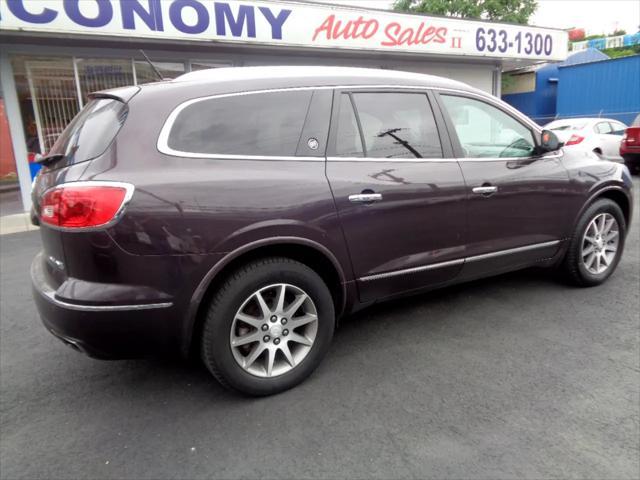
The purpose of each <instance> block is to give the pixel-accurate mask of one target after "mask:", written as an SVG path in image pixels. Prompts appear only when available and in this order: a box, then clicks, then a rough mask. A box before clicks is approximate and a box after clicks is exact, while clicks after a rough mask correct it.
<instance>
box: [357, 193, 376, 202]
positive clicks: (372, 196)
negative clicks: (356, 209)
mask: <svg viewBox="0 0 640 480" xmlns="http://www.w3.org/2000/svg"><path fill="white" fill-rule="evenodd" d="M380 200H382V194H381V193H358V194H355V195H349V201H350V202H351V203H373V202H379V201H380Z"/></svg>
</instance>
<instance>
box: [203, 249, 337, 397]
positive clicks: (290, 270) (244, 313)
mask: <svg viewBox="0 0 640 480" xmlns="http://www.w3.org/2000/svg"><path fill="white" fill-rule="evenodd" d="M334 325H335V312H334V306H333V299H332V297H331V294H330V293H329V289H328V288H327V286H326V284H325V283H324V281H323V280H322V278H320V276H319V275H318V274H317V273H316V272H314V271H313V270H312V269H310V268H309V267H307V266H306V265H304V264H302V263H300V262H297V261H295V260H291V259H288V258H280V257H273V258H265V259H262V260H257V261H254V262H251V263H248V264H246V265H245V266H243V267H241V268H239V269H238V270H236V271H235V272H234V273H233V274H231V275H230V276H229V277H228V278H227V280H226V281H225V282H224V284H223V285H222V286H221V288H220V289H219V290H218V291H217V292H216V294H215V296H214V298H213V300H212V302H211V305H210V307H209V311H208V312H207V317H206V320H205V325H204V330H203V335H202V348H201V352H202V358H203V361H204V363H205V365H206V366H207V368H208V369H209V371H210V372H211V373H212V374H213V375H214V376H215V377H216V378H217V379H218V380H219V381H220V383H222V384H223V385H224V386H226V387H229V388H232V389H234V390H237V391H240V392H242V393H245V394H248V395H271V394H275V393H278V392H282V391H284V390H287V389H289V388H291V387H293V386H295V385H297V384H299V383H300V382H302V381H303V380H304V379H305V378H307V377H308V376H309V375H310V374H311V373H312V372H313V370H315V368H316V367H317V366H318V365H319V364H320V362H321V360H322V358H323V357H324V356H325V354H326V353H327V351H328V349H329V345H330V343H331V339H332V337H333V331H334Z"/></svg>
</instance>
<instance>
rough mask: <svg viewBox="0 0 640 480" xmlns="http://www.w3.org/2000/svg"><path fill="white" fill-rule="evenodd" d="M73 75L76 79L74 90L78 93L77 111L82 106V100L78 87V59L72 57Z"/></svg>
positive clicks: (80, 90)
mask: <svg viewBox="0 0 640 480" xmlns="http://www.w3.org/2000/svg"><path fill="white" fill-rule="evenodd" d="M73 77H74V78H75V80H76V91H77V93H78V111H80V110H82V107H84V102H83V101H82V89H81V88H80V75H79V74H78V59H77V58H76V57H73Z"/></svg>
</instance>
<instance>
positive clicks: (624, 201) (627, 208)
mask: <svg viewBox="0 0 640 480" xmlns="http://www.w3.org/2000/svg"><path fill="white" fill-rule="evenodd" d="M602 198H607V199H609V200H612V201H613V202H615V203H616V204H617V205H618V206H619V207H620V210H622V214H623V215H624V221H625V224H626V227H627V232H628V231H629V223H630V222H631V214H632V211H631V205H632V203H631V198H630V197H629V195H628V194H627V193H626V192H625V190H624V189H623V188H622V187H619V186H616V185H611V186H608V187H604V188H601V189H599V190H597V191H596V192H593V193H592V194H591V195H590V196H589V198H588V199H587V201H586V202H585V203H584V205H583V206H582V208H581V209H580V212H579V213H578V215H577V216H576V219H575V222H574V229H575V225H576V224H577V223H578V221H579V220H580V217H581V216H582V214H583V213H584V212H585V210H586V209H587V208H589V207H590V206H591V205H592V204H593V203H594V202H596V201H598V200H600V199H602Z"/></svg>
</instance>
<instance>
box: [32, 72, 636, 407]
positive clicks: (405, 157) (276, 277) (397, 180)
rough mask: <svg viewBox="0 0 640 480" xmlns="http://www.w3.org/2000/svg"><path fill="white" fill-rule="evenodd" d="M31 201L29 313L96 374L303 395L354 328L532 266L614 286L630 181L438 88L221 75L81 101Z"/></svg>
mask: <svg viewBox="0 0 640 480" xmlns="http://www.w3.org/2000/svg"><path fill="white" fill-rule="evenodd" d="M91 98H92V100H91V101H90V102H89V104H88V105H87V106H86V107H85V108H84V110H83V111H82V112H81V113H80V114H79V115H78V116H77V117H76V119H75V120H74V121H73V122H72V123H71V124H70V125H69V126H68V128H67V129H66V130H65V131H64V133H63V134H62V136H61V137H60V138H59V140H58V141H57V143H56V144H55V145H54V147H53V148H52V150H51V151H50V152H49V154H48V156H47V157H45V158H44V159H43V160H44V163H45V164H46V166H45V168H43V170H42V172H41V173H40V175H39V176H38V178H37V180H36V182H35V188H34V193H33V201H34V221H36V222H39V223H40V225H41V227H42V228H41V234H42V242H43V246H44V248H43V251H42V253H40V254H39V255H38V256H37V257H36V259H35V260H34V262H33V265H32V271H31V274H32V278H33V286H34V295H35V300H36V303H37V305H38V310H39V312H40V314H41V317H42V319H43V321H44V324H45V325H46V326H47V328H48V329H49V330H50V331H51V333H53V335H55V336H56V337H58V338H60V339H61V340H62V341H63V342H65V343H67V344H68V345H70V346H71V347H73V348H75V349H77V350H80V351H82V352H85V353H87V354H88V355H91V356H94V357H99V358H123V357H131V356H140V355H144V354H149V353H151V352H158V351H167V350H169V351H170V350H179V351H181V352H182V353H183V354H184V355H189V354H191V353H194V352H196V353H199V354H200V355H201V356H202V358H203V360H204V362H205V363H206V365H207V367H208V368H209V370H210V371H211V372H212V373H213V374H214V375H215V377H216V378H217V379H219V380H220V381H221V382H222V383H223V384H225V385H227V386H230V387H232V388H234V389H237V390H240V391H242V392H245V393H249V394H254V395H264V394H270V393H275V392H279V391H282V390H284V389H287V388H290V387H292V386H293V385H295V384H297V383H299V382H300V381H302V380H303V379H304V378H305V377H307V376H308V375H309V374H310V373H311V372H312V371H313V369H314V368H316V366H317V365H318V364H319V363H320V361H321V359H322V357H323V356H324V355H325V354H326V352H327V350H328V348H329V344H330V342H331V338H332V335H333V332H334V328H335V326H336V322H337V320H338V319H339V318H340V317H343V316H345V315H347V314H349V313H350V312H353V311H355V310H357V309H360V308H362V307H365V306H367V305H371V304H373V303H375V302H379V301H382V300H386V299H389V298H393V297H397V296H401V295H406V294H411V293H417V292H421V291H425V290H427V289H433V288H436V287H442V286H445V285H450V284H452V283H457V282H463V281H467V280H471V279H476V278H480V277H486V276H489V275H495V274H499V273H502V272H507V271H511V270H516V269H520V268H525V267H530V266H533V265H537V266H544V267H552V266H562V268H563V269H564V270H565V271H566V273H567V275H568V277H569V278H570V279H572V280H573V281H574V282H575V283H577V284H579V285H582V286H592V285H597V284H599V283H601V282H603V281H605V280H606V279H607V277H609V276H610V275H611V274H612V273H613V271H614V270H615V268H616V265H617V264H618V261H619V259H620V256H621V254H622V250H623V246H624V240H625V234H626V232H627V228H628V225H629V219H630V218H631V208H632V198H631V179H630V176H629V173H628V171H627V169H626V168H625V167H624V166H622V165H618V164H615V163H610V162H606V161H602V160H601V159H600V158H598V157H597V156H596V155H594V154H593V153H590V152H577V151H576V152H570V151H563V150H562V148H561V145H560V144H559V143H558V141H557V139H556V137H555V136H554V135H553V133H551V132H547V131H541V130H540V128H539V127H538V126H537V125H536V124H535V123H533V122H532V121H531V120H529V119H528V118H526V117H525V116H523V115H522V114H520V113H518V112H517V111H516V110H514V109H512V108H511V107H509V106H508V105H506V104H505V103H503V102H501V101H499V100H497V99H495V98H493V97H491V96H489V95H487V94H485V93H483V92H480V91H478V90H476V89H473V88H471V87H468V86H467V85H464V84H462V83H458V82H455V81H451V80H447V79H444V78H438V77H432V76H426V75H418V74H410V73H401V72H393V71H386V70H364V69H350V68H317V67H294V68H285V67H271V68H239V69H219V70H209V71H201V72H195V73H190V74H187V75H184V76H182V77H180V78H178V79H176V80H173V81H167V82H160V83H155V84H149V85H145V86H142V87H129V88H122V89H117V90H110V91H105V92H98V93H95V94H93V95H92V97H91Z"/></svg>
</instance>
